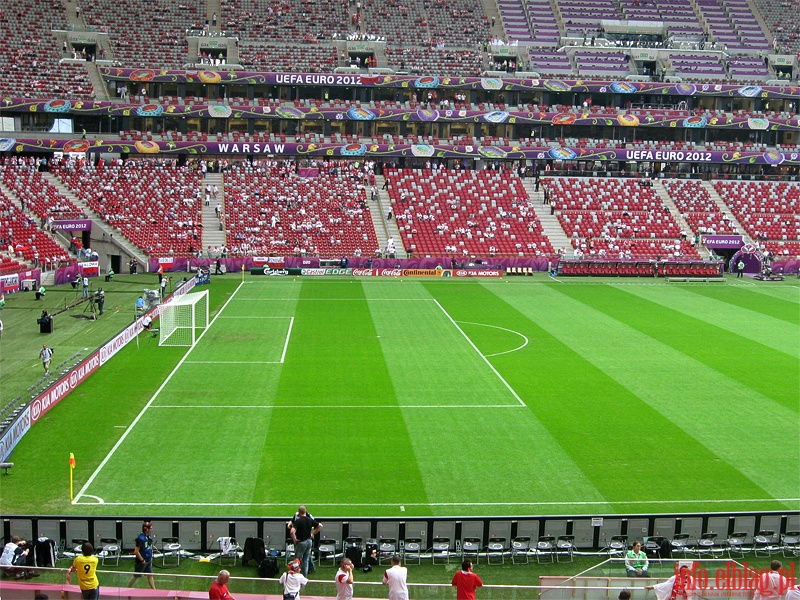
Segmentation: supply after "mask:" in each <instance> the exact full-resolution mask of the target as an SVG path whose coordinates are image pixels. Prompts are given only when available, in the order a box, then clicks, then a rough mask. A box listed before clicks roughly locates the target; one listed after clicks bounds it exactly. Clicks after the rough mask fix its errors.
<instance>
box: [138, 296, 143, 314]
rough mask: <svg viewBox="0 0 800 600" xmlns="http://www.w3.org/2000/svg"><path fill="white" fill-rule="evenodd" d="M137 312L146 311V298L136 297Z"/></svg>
mask: <svg viewBox="0 0 800 600" xmlns="http://www.w3.org/2000/svg"><path fill="white" fill-rule="evenodd" d="M136 312H144V298H142V297H141V296H139V297H138V298H137V299H136Z"/></svg>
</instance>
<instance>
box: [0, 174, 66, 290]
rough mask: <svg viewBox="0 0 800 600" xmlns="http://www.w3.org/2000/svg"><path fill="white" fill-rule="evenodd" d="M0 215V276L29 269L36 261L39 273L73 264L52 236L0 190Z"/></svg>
mask: <svg viewBox="0 0 800 600" xmlns="http://www.w3.org/2000/svg"><path fill="white" fill-rule="evenodd" d="M0 215H2V216H0V239H1V240H3V242H4V244H3V246H2V248H0V251H2V259H0V275H10V274H12V273H18V272H20V271H25V270H28V269H30V268H32V266H34V265H35V261H36V259H37V258H38V263H39V268H41V269H42V270H50V269H52V268H56V267H61V266H67V265H68V264H70V263H74V262H75V260H74V259H73V258H70V256H69V253H68V252H67V251H66V250H65V249H64V248H62V247H61V246H60V245H59V244H58V242H56V241H55V240H54V239H53V238H52V237H51V234H49V233H47V232H46V231H43V230H41V229H39V228H38V226H37V222H36V219H35V218H34V217H33V216H31V215H30V214H25V213H23V212H22V211H21V210H20V209H19V208H18V207H17V205H16V204H14V202H12V201H11V199H10V198H9V197H8V196H6V195H5V193H4V192H3V191H2V190H0ZM18 259H19V260H18ZM22 261H28V263H25V262H22Z"/></svg>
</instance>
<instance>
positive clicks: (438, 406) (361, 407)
mask: <svg viewBox="0 0 800 600" xmlns="http://www.w3.org/2000/svg"><path fill="white" fill-rule="evenodd" d="M524 407H525V405H524V404H373V405H372V406H365V405H363V404H353V405H351V406H344V405H342V404H324V405H319V404H315V405H313V406H311V405H309V406H298V405H296V404H293V405H292V406H283V405H279V406H278V405H272V406H259V405H252V404H205V405H189V404H186V405H182V404H158V405H156V406H152V407H151V408H152V409H153V410H156V409H160V408H191V409H195V408H235V409H237V410H241V409H243V408H255V409H258V410H279V409H290V410H294V409H301V408H308V409H312V410H316V409H319V408H342V409H348V410H349V409H354V410H367V409H370V408H390V409H391V408H404V409H405V408H433V409H442V408H446V409H451V408H492V409H494V408H524Z"/></svg>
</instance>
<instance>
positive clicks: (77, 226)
mask: <svg viewBox="0 0 800 600" xmlns="http://www.w3.org/2000/svg"><path fill="white" fill-rule="evenodd" d="M53 229H58V230H60V231H91V230H92V221H91V220H90V219H71V220H66V221H55V222H54V223H53Z"/></svg>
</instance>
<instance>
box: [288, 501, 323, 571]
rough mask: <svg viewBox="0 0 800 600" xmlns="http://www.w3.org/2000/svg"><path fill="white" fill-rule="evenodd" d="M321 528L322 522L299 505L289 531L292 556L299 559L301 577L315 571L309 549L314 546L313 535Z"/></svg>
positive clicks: (303, 506)
mask: <svg viewBox="0 0 800 600" xmlns="http://www.w3.org/2000/svg"><path fill="white" fill-rule="evenodd" d="M320 529H322V523H320V522H319V521H317V520H316V519H315V518H314V517H312V516H311V515H310V514H308V511H307V510H306V507H305V505H302V504H301V505H300V506H299V508H298V509H297V514H295V516H294V518H293V519H292V521H291V524H290V528H289V533H290V534H291V536H292V542H293V543H294V557H295V558H296V559H298V560H299V561H300V566H301V570H302V572H303V577H308V574H309V573H313V572H314V571H316V570H317V569H316V567H315V566H314V558H313V556H312V554H311V550H312V549H313V548H314V535H315V534H317V533H319V530H320Z"/></svg>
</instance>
